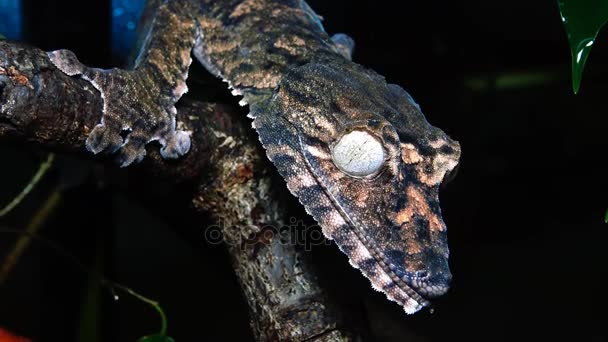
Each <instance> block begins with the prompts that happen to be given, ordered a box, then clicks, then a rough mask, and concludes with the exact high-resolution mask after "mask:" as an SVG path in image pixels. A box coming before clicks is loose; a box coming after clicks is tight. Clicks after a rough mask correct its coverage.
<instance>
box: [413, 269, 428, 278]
mask: <svg viewBox="0 0 608 342" xmlns="http://www.w3.org/2000/svg"><path fill="white" fill-rule="evenodd" d="M429 274H430V273H429V271H427V270H420V271H416V272H414V276H415V277H416V278H418V279H425V278H428V276H429Z"/></svg>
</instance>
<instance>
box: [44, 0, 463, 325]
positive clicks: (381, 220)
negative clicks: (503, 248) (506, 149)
mask: <svg viewBox="0 0 608 342" xmlns="http://www.w3.org/2000/svg"><path fill="white" fill-rule="evenodd" d="M352 47H353V41H352V40H351V39H350V38H348V37H347V36H345V35H336V36H333V37H329V36H328V35H327V33H326V32H325V31H324V29H323V26H322V25H321V22H320V18H319V17H318V16H317V15H316V14H315V13H314V11H313V10H312V9H311V8H310V7H309V6H308V5H307V4H306V3H305V2H304V1H303V0H222V1H213V0H165V1H164V2H162V3H161V4H160V5H159V6H158V8H157V10H156V14H155V17H154V20H153V23H152V25H151V26H150V28H149V31H148V33H147V35H146V41H145V42H144V43H143V46H142V49H141V52H140V54H139V56H138V58H137V60H136V62H135V64H134V68H133V69H132V70H122V69H111V70H101V69H96V68H89V67H87V66H85V65H83V64H82V63H80V62H79V61H78V60H77V58H76V56H75V55H74V54H73V53H72V52H70V51H67V50H58V51H53V52H49V57H50V58H51V60H52V61H53V63H54V64H55V65H56V66H57V67H58V68H59V69H61V70H62V71H63V72H65V73H66V74H68V75H80V77H82V78H84V79H86V80H88V81H89V82H90V83H91V84H92V85H93V86H94V87H95V88H96V89H97V90H99V92H100V94H101V96H102V97H103V100H104V107H103V116H102V120H101V122H100V123H99V124H98V125H97V126H96V127H95V128H94V129H93V130H92V131H91V133H90V135H89V137H88V139H87V141H86V148H87V149H88V150H89V151H92V152H94V153H99V152H102V151H108V152H115V153H117V155H118V156H119V159H120V162H121V164H122V165H123V166H126V165H129V164H130V163H132V162H136V161H140V160H141V159H142V158H143V157H144V155H145V145H146V144H147V143H149V142H151V141H158V142H160V144H161V145H162V148H161V154H162V155H163V157H165V158H176V157H179V156H181V155H183V154H185V153H187V152H188V150H189V148H190V137H189V135H188V133H187V132H184V131H180V130H177V129H176V121H175V116H176V109H175V106H174V105H175V103H176V102H177V101H178V100H179V98H180V97H181V96H182V95H183V94H184V93H185V92H186V91H187V86H186V78H187V77H188V68H189V66H190V63H191V61H192V59H191V55H192V54H193V55H194V56H195V57H196V59H197V60H198V61H199V62H200V63H202V65H203V66H204V67H205V68H206V69H207V70H208V71H209V72H210V73H212V74H213V75H216V76H217V77H221V78H222V79H223V80H224V81H226V82H227V83H228V86H229V87H230V89H231V90H232V93H233V94H234V95H242V100H241V104H242V105H249V109H250V112H249V117H251V118H252V119H253V127H254V128H255V129H256V131H257V132H258V134H259V137H260V140H261V142H262V145H263V146H264V148H265V149H266V152H267V155H268V157H269V159H270V160H271V161H272V162H273V163H274V164H275V166H276V167H277V169H278V171H279V173H280V174H281V175H282V176H283V178H284V179H285V181H286V183H287V187H288V188H289V190H290V191H291V192H292V193H293V194H294V195H295V196H297V197H298V199H299V200H300V202H301V203H302V204H303V205H304V207H305V208H306V211H307V212H308V213H309V214H310V215H312V216H313V217H314V219H315V220H316V221H317V222H318V223H319V224H320V226H321V227H322V229H323V233H324V235H325V236H326V237H327V238H328V239H333V240H334V241H335V243H336V245H337V246H338V247H339V248H340V250H342V251H343V252H344V253H345V254H346V255H347V256H348V259H349V261H350V264H351V265H352V266H353V267H356V268H358V269H360V270H361V272H362V273H363V274H364V275H365V276H366V277H367V278H369V279H370V281H371V284H372V286H373V288H375V289H376V290H379V291H382V292H383V293H385V294H386V296H387V297H388V298H389V299H390V300H393V301H395V302H397V303H399V304H400V305H401V306H402V307H403V308H404V310H405V311H406V312H407V313H414V312H416V311H418V310H420V309H421V308H422V307H424V306H427V305H428V304H429V299H431V298H433V297H436V296H439V295H442V294H443V293H445V292H446V291H447V289H448V286H449V283H450V279H451V273H450V270H449V267H448V245H447V232H446V226H445V224H444V222H443V219H442V217H441V211H440V207H439V200H438V188H439V186H440V184H441V183H442V181H443V180H444V178H445V177H446V175H447V174H449V173H450V172H451V171H452V170H453V169H454V167H455V166H456V165H457V164H458V159H459V156H460V146H459V144H458V143H457V142H455V141H454V140H452V139H450V138H449V137H448V136H447V135H446V134H445V133H444V132H443V131H441V130H440V129H438V128H435V127H433V126H431V125H430V124H429V123H428V122H427V121H426V119H425V117H424V115H423V114H422V112H421V110H420V107H419V106H418V105H417V104H416V103H415V102H414V100H413V99H412V98H411V97H410V95H409V94H408V93H407V92H406V91H404V90H403V89H402V88H400V87H399V86H397V85H394V84H387V82H386V81H385V79H384V78H383V77H382V76H380V75H378V74H376V73H375V72H373V71H371V70H369V69H366V68H364V67H362V66H360V65H358V64H356V63H353V62H352V61H351V60H350V55H351V52H352Z"/></svg>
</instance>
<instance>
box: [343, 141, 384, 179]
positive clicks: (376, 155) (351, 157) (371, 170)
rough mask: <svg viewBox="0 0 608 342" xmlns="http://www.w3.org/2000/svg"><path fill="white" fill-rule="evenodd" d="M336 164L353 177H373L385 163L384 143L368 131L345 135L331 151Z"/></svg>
mask: <svg viewBox="0 0 608 342" xmlns="http://www.w3.org/2000/svg"><path fill="white" fill-rule="evenodd" d="M331 158H332V160H333V162H334V164H335V165H336V166H337V167H338V168H339V169H340V170H342V171H343V172H344V173H346V174H348V175H350V176H353V177H367V176H372V175H374V174H376V173H377V172H378V170H380V168H381V167H382V164H383V163H384V158H385V151H384V148H383V147H382V143H381V142H380V141H379V140H378V139H377V138H376V137H374V136H373V135H372V134H370V133H368V132H366V131H351V132H349V133H347V134H344V135H343V136H342V137H341V138H340V139H339V140H338V142H337V143H336V144H335V145H334V146H333V148H332V149H331Z"/></svg>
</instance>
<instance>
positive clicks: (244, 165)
mask: <svg viewBox="0 0 608 342" xmlns="http://www.w3.org/2000/svg"><path fill="white" fill-rule="evenodd" d="M182 102H183V101H182ZM101 108H102V99H101V98H100V96H99V94H98V92H97V91H96V90H95V89H94V88H93V87H92V86H91V85H90V84H89V83H88V82H86V81H84V80H82V79H79V78H72V77H68V76H66V75H64V74H63V73H62V72H60V71H59V70H57V69H56V68H55V67H54V66H53V65H52V64H51V62H50V61H49V60H48V58H47V56H46V53H45V52H44V51H41V50H39V49H36V48H31V47H27V46H25V45H21V44H17V43H12V42H8V41H0V141H7V140H12V141H17V142H34V143H37V144H40V145H42V146H43V147H45V148H48V149H52V150H54V151H63V152H66V151H67V152H71V153H83V152H84V142H85V139H86V137H87V135H88V133H89V132H90V130H91V129H92V128H93V127H94V126H95V125H96V124H97V123H98V122H99V120H100V118H101ZM235 112H236V110H235V109H234V108H233V107H229V106H224V105H219V104H213V103H201V102H193V103H186V104H185V105H183V106H182V107H181V108H179V113H178V121H179V126H180V129H185V130H188V131H191V132H192V146H193V147H192V150H191V151H190V152H189V153H188V154H187V155H186V156H185V157H183V158H181V159H180V160H177V161H166V160H163V159H162V158H160V155H159V153H158V148H149V149H148V157H147V158H146V159H145V161H144V162H143V164H142V169H144V170H146V171H149V172H154V173H156V174H159V175H164V176H167V175H170V176H172V177H173V178H174V179H177V180H180V181H195V182H196V183H197V184H199V186H198V191H197V192H196V194H195V196H194V198H193V203H194V207H195V208H196V209H198V210H204V211H206V212H207V213H209V214H211V215H212V216H213V217H214V218H215V219H216V220H218V221H220V223H221V224H220V225H219V226H220V227H221V233H222V234H223V237H224V241H225V242H226V246H227V248H228V251H229V253H230V255H231V257H232V264H233V267H234V270H235V272H236V274H237V276H238V278H239V281H240V284H241V287H242V290H243V292H244V293H245V297H246V298H247V301H248V303H249V307H250V312H251V326H252V329H253V331H254V335H255V336H256V337H257V339H258V340H260V341H268V340H296V341H303V340H310V341H346V340H349V339H350V338H349V335H348V334H347V333H346V332H345V331H344V330H342V329H341V328H338V323H337V319H336V317H335V315H334V313H333V311H332V310H330V305H329V304H328V301H327V298H326V296H325V295H324V292H323V290H322V289H321V288H320V286H319V285H318V283H317V281H316V279H315V277H314V275H313V273H312V271H311V268H310V265H308V264H307V262H306V259H305V258H304V257H303V255H302V253H301V252H299V251H298V250H297V248H296V246H294V245H293V244H289V243H287V242H288V241H285V240H284V239H282V238H284V237H282V236H280V234H277V233H278V232H279V230H278V229H275V228H278V227H281V226H282V223H283V220H284V219H285V217H286V213H285V209H284V208H283V207H282V206H281V205H280V204H279V200H278V197H277V192H276V191H273V187H272V182H271V175H272V173H273V170H272V169H271V168H270V167H269V163H268V161H267V159H266V157H265V155H264V152H263V151H262V150H261V148H260V146H259V144H258V142H257V141H256V139H254V138H252V137H251V134H250V133H248V132H249V130H250V128H248V122H245V120H236V119H235V117H236V116H235V114H236V113H235ZM86 156H91V157H92V156H93V155H92V154H87V155H86ZM279 187H280V188H283V187H284V185H282V184H281V185H279ZM272 227H274V228H272Z"/></svg>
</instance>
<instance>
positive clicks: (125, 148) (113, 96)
mask: <svg viewBox="0 0 608 342" xmlns="http://www.w3.org/2000/svg"><path fill="white" fill-rule="evenodd" d="M48 55H49V58H50V59H51V61H52V62H53V64H55V66H56V67H57V68H59V69H60V70H61V71H63V72H64V73H66V74H67V75H70V76H74V75H80V76H81V77H82V78H84V79H85V80H87V81H89V82H90V83H91V84H92V85H93V86H94V87H95V88H96V89H97V90H99V92H100V93H101V96H102V98H103V116H102V118H101V122H100V123H99V124H98V125H97V126H95V127H94V128H93V130H92V131H91V133H90V134H89V137H88V138H87V141H86V148H87V150H89V151H91V152H93V153H96V154H97V153H99V152H102V151H107V152H116V153H117V154H118V160H119V162H120V164H121V166H127V165H129V164H131V163H132V162H134V161H136V162H139V161H141V160H142V159H143V157H144V156H145V155H146V149H145V146H146V144H147V143H149V142H151V141H155V140H156V141H158V142H159V143H160V144H161V145H162V148H161V150H160V153H161V155H162V156H163V158H177V157H180V156H182V155H184V154H185V153H187V152H188V150H189V149H190V135H189V134H188V133H187V132H185V131H178V130H176V129H175V115H176V113H177V111H176V109H175V103H176V102H177V100H179V98H180V97H181V95H182V94H184V93H185V92H186V90H187V87H186V83H185V79H186V75H185V74H184V75H183V77H181V78H179V79H177V80H175V82H174V83H175V84H167V82H163V81H165V80H163V79H162V77H163V75H157V74H156V73H154V72H152V71H151V70H133V71H127V70H122V69H111V70H102V69H96V68H89V67H87V66H85V65H83V64H82V63H80V62H79V61H78V59H77V58H76V56H75V55H74V53H72V52H71V51H68V50H57V51H52V52H49V53H48Z"/></svg>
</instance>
